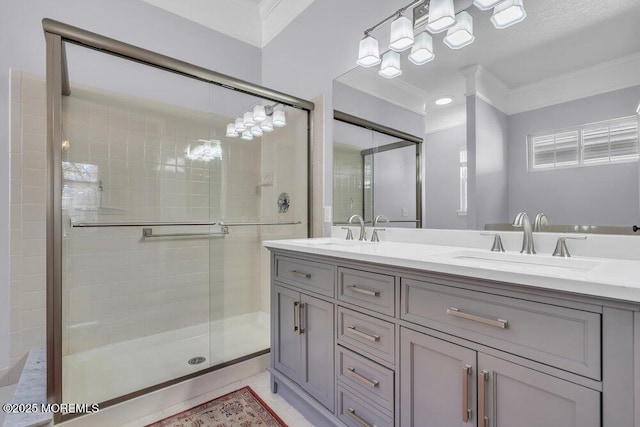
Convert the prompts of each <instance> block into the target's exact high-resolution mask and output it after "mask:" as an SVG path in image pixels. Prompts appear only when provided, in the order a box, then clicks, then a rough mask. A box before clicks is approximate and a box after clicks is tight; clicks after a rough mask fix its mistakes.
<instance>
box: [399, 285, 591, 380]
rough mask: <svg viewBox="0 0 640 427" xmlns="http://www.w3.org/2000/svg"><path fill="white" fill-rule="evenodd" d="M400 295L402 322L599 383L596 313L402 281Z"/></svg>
mask: <svg viewBox="0 0 640 427" xmlns="http://www.w3.org/2000/svg"><path fill="white" fill-rule="evenodd" d="M401 294H402V296H401V302H402V304H401V307H402V308H401V312H402V313H401V317H402V319H405V320H407V321H410V322H414V323H418V324H420V325H423V326H426V327H428V328H434V329H438V330H441V331H443V332H447V333H450V334H453V335H456V336H460V337H462V338H466V339H468V340H470V341H475V342H477V343H480V344H483V345H486V346H489V347H494V348H497V349H500V350H504V351H506V352H509V353H512V354H516V355H519V356H522V357H526V358H529V359H532V360H536V361H538V362H541V363H545V364H548V365H551V366H555V367H558V368H560V369H564V370H567V371H571V372H574V373H577V374H580V375H584V376H587V377H590V378H593V379H596V380H600V379H601V367H600V365H601V363H600V354H601V331H600V322H601V319H600V314H598V313H591V312H587V311H581V310H575V309H571V308H567V307H558V306H555V305H549V304H543V303H538V302H532V301H526V300H522V299H517V298H510V297H503V296H499V295H492V294H486V293H483V292H476V291H470V290H466V289H459V288H455V287H451V286H446V285H442V284H437V283H431V282H423V281H417V280H411V279H404V278H403V279H402V281H401Z"/></svg>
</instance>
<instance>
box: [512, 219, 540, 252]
mask: <svg viewBox="0 0 640 427" xmlns="http://www.w3.org/2000/svg"><path fill="white" fill-rule="evenodd" d="M513 225H514V226H516V227H522V230H523V232H524V234H523V236H522V250H521V251H520V253H521V254H535V253H536V249H535V247H534V246H533V228H532V227H531V221H530V220H529V216H528V215H527V214H526V213H525V212H520V213H519V214H518V215H516V218H515V219H514V220H513Z"/></svg>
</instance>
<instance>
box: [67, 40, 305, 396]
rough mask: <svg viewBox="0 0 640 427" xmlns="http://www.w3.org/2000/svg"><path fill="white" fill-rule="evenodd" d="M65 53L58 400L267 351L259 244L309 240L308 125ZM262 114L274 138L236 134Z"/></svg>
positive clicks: (180, 82) (125, 389) (209, 88)
mask: <svg viewBox="0 0 640 427" xmlns="http://www.w3.org/2000/svg"><path fill="white" fill-rule="evenodd" d="M65 48H66V65H67V69H68V75H69V91H68V92H67V93H65V94H64V96H63V97H62V129H63V145H62V175H63V192H62V207H63V224H64V235H63V239H62V264H63V269H62V275H63V277H62V306H63V310H62V324H63V328H62V353H63V354H62V379H63V381H62V401H63V402H70V403H72V402H91V403H93V402H110V401H117V400H121V399H122V398H123V396H124V397H125V398H126V397H127V396H128V395H131V394H132V393H136V392H139V391H141V390H145V389H149V388H150V387H156V386H158V385H160V384H163V383H167V382H170V381H175V380H176V379H179V378H183V377H185V376H188V375H191V374H194V373H198V372H201V371H204V370H210V369H215V368H216V366H219V365H221V364H226V363H228V362H233V361H238V360H242V359H245V358H247V357H251V356H255V355H257V354H261V353H264V352H266V351H268V349H269V345H270V343H269V257H268V253H267V251H266V250H265V249H264V248H263V247H262V241H263V240H267V239H279V238H291V237H306V236H307V220H308V218H307V183H308V181H307V175H308V173H307V172H308V171H307V164H308V163H307V150H308V144H307V142H308V112H307V111H306V110H299V109H296V108H292V107H288V106H286V105H282V104H278V103H275V102H272V101H269V100H265V99H261V98H259V97H255V96H251V95H248V94H245V93H241V92H237V91H233V90H230V89H227V88H224V87H220V86H216V85H212V84H210V83H208V82H204V81H200V80H196V79H193V78H190V77H187V76H183V75H180V74H176V73H172V72H169V71H166V70H161V69H158V68H154V67H151V66H147V65H144V64H141V63H138V62H134V61H130V60H127V59H124V58H120V57H116V56H112V55H108V54H105V53H102V52H99V51H95V50H90V49H87V48H85V47H81V46H77V45H73V44H68V43H67V44H66V46H65ZM256 105H260V106H264V107H265V113H266V114H267V116H268V120H267V122H268V121H272V120H273V118H274V112H275V111H282V113H283V114H281V113H278V118H281V117H282V116H283V115H284V118H285V123H281V122H280V121H277V124H278V125H283V126H281V127H278V126H272V127H271V128H269V127H268V126H267V123H264V125H265V126H264V130H263V129H262V126H260V125H259V123H258V124H256V126H258V127H259V128H260V130H261V131H262V133H263V134H262V135H261V136H260V135H259V133H260V132H258V129H249V134H245V135H244V136H245V139H242V138H241V137H240V135H238V136H233V134H232V133H229V132H228V129H227V125H229V124H231V123H234V129H235V121H236V119H237V118H239V117H243V118H244V113H245V112H248V111H253V108H254V107H255V106H256ZM251 130H253V134H251ZM248 135H251V136H252V139H251V140H248ZM283 200H286V201H287V203H283V202H282V201H283ZM285 205H286V206H285Z"/></svg>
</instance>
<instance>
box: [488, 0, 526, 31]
mask: <svg viewBox="0 0 640 427" xmlns="http://www.w3.org/2000/svg"><path fill="white" fill-rule="evenodd" d="M522 2H523V0H504V1H503V2H502V3H499V4H498V5H497V6H496V7H495V8H494V9H493V15H492V16H491V23H492V24H493V26H494V27H496V28H498V29H503V28H508V27H510V26H512V25H514V24H517V23H518V22H521V21H523V20H524V18H526V17H527V12H526V11H525V10H524V5H523V3H522Z"/></svg>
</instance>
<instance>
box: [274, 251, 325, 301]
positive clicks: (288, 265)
mask: <svg viewBox="0 0 640 427" xmlns="http://www.w3.org/2000/svg"><path fill="white" fill-rule="evenodd" d="M335 271H336V270H335V267H334V266H332V265H329V264H323V263H320V262H315V261H307V260H303V259H297V258H289V257H284V256H276V258H275V280H277V281H279V282H282V283H288V284H290V285H295V286H298V287H300V288H303V289H306V290H308V291H311V292H315V293H318V294H321V295H325V296H328V297H333V296H334V293H335V286H334V283H335Z"/></svg>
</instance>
